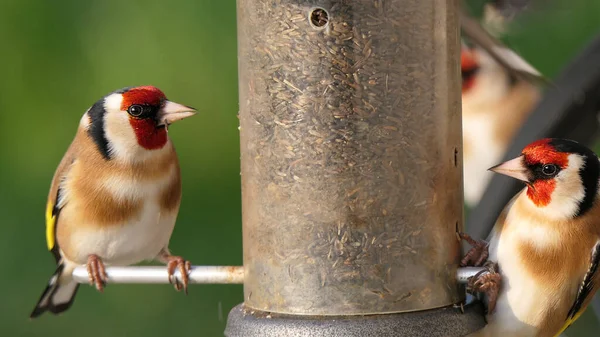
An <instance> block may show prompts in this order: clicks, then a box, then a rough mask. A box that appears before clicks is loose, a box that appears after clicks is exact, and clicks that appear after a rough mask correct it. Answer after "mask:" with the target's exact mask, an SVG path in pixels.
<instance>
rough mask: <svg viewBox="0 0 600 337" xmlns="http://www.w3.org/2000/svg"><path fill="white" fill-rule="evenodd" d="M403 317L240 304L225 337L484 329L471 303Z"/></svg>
mask: <svg viewBox="0 0 600 337" xmlns="http://www.w3.org/2000/svg"><path fill="white" fill-rule="evenodd" d="M464 310H465V312H464V313H461V311H460V309H457V308H452V307H446V308H441V309H434V310H426V311H418V312H411V313H402V314H387V315H369V316H341V317H336V316H331V317H327V316H325V317H314V316H293V315H280V314H269V313H265V312H262V311H255V310H252V309H249V308H246V307H245V306H244V305H243V304H240V305H237V306H236V307H234V308H233V309H232V310H231V312H230V313H229V317H228V318H227V327H226V328H225V336H226V337H292V336H293V337H296V336H298V337H303V336H306V337H320V336H327V337H342V336H343V337H371V336H373V337H375V336H377V337H388V336H394V337H403V336H410V337H419V336H424V337H454V336H457V337H458V336H464V335H466V334H468V333H471V332H474V331H476V330H479V329H481V328H483V326H484V325H485V321H484V318H483V306H482V305H481V303H480V302H472V303H471V304H469V305H467V306H465V307H464Z"/></svg>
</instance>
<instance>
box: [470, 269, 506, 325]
mask: <svg viewBox="0 0 600 337" xmlns="http://www.w3.org/2000/svg"><path fill="white" fill-rule="evenodd" d="M484 267H485V268H486V269H485V270H482V271H480V272H479V273H477V274H475V275H474V276H471V277H469V279H468V281H467V292H469V293H470V294H473V295H475V294H476V293H484V294H485V295H486V296H487V299H488V313H491V312H493V311H494V309H495V308H496V301H497V300H498V293H499V292H500V287H501V286H502V275H500V273H499V271H498V264H497V263H494V262H489V261H488V262H487V263H486V264H485V265H484Z"/></svg>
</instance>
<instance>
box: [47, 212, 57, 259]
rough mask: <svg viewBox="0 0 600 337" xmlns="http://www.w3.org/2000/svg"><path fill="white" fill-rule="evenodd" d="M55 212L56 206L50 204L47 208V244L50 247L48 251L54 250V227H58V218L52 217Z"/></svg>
mask: <svg viewBox="0 0 600 337" xmlns="http://www.w3.org/2000/svg"><path fill="white" fill-rule="evenodd" d="M53 210H54V205H53V204H52V203H51V202H49V203H48V205H47V206H46V244H47V245H48V250H52V248H54V239H55V238H54V226H55V225H56V216H55V215H52V211H53Z"/></svg>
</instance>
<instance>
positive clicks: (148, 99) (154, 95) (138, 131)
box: [121, 86, 167, 150]
mask: <svg viewBox="0 0 600 337" xmlns="http://www.w3.org/2000/svg"><path fill="white" fill-rule="evenodd" d="M164 100H166V97H165V94H164V93H163V92H162V91H160V89H158V88H157V87H154V86H141V87H136V88H132V89H130V90H128V91H126V92H125V93H123V101H122V102H121V110H127V109H128V108H129V107H130V106H132V105H136V104H138V105H151V106H155V107H158V106H160V105H161V104H162V103H163V101H164ZM129 123H130V124H131V127H132V128H133V131H134V133H135V136H136V138H137V141H138V144H139V145H140V146H141V147H143V148H145V149H147V150H156V149H160V148H162V147H163V146H164V145H165V144H166V143H167V130H166V128H165V127H158V126H157V123H156V120H155V119H154V118H135V117H132V116H129Z"/></svg>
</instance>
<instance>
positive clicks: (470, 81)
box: [460, 48, 479, 93]
mask: <svg viewBox="0 0 600 337" xmlns="http://www.w3.org/2000/svg"><path fill="white" fill-rule="evenodd" d="M478 67H479V65H478V64H477V61H476V60H475V55H474V54H473V52H471V51H469V50H467V49H464V48H463V49H462V50H461V52H460V70H461V72H462V73H463V81H462V92H463V93H465V92H466V91H467V90H469V89H471V87H473V85H474V84H475V76H472V75H471V76H467V78H465V76H464V73H467V72H471V71H473V70H475V69H477V68H478Z"/></svg>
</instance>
